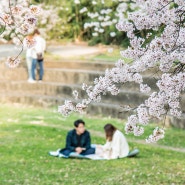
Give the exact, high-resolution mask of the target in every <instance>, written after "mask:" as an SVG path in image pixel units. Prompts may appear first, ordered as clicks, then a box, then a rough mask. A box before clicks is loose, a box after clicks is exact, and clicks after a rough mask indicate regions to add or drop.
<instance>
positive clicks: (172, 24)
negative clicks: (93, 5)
mask: <svg viewBox="0 0 185 185" xmlns="http://www.w3.org/2000/svg"><path fill="white" fill-rule="evenodd" d="M135 3H136V6H139V5H141V4H142V7H141V6H140V8H139V9H138V11H134V12H130V13H129V15H128V19H127V20H124V19H123V18H122V17H120V19H119V20H118V23H117V25H116V26H117V29H118V30H119V31H124V32H126V33H127V36H128V38H129V39H130V47H128V49H126V50H124V51H121V55H122V57H124V58H130V59H132V61H133V62H132V64H126V63H125V62H124V60H121V59H120V60H118V61H117V62H116V64H115V67H114V68H112V69H107V70H106V71H105V75H104V76H102V77H99V78H98V79H95V80H94V86H88V85H86V84H84V85H83V87H82V89H83V90H85V91H86V92H87V97H88V98H87V99H85V100H83V101H82V103H81V104H80V105H81V109H85V108H86V107H87V106H88V104H89V103H91V102H99V101H101V96H102V95H105V94H107V93H108V92H110V93H111V94H112V95H117V94H118V93H119V88H118V86H117V84H123V85H124V83H126V82H135V83H137V84H139V86H140V91H141V92H143V93H148V94H149V93H151V94H150V95H149V98H148V99H146V100H145V102H143V103H142V104H141V105H138V107H137V108H136V109H135V111H136V114H133V115H131V116H129V117H128V121H127V123H126V126H125V131H126V133H133V134H134V135H136V136H140V135H142V134H143V133H144V126H146V125H147V124H148V123H149V121H150V120H151V119H153V118H158V119H163V116H165V115H166V114H171V115H172V116H180V115H181V109H180V94H181V92H182V91H184V88H185V83H184V82H185V72H184V67H185V58H184V57H185V44H184V43H185V24H184V22H185V1H184V0H174V1H173V0H155V1H153V0H135ZM120 6H122V8H123V9H125V8H126V7H125V6H123V5H120ZM118 9H119V11H121V8H118ZM97 14H98V13H97ZM106 16H107V15H106ZM99 18H101V16H99ZM102 21H103V18H102ZM96 25H99V26H100V25H101V24H98V23H97V24H96ZM97 30H99V28H98V29H97ZM142 30H148V34H146V36H143V37H142V36H140V35H137V33H138V32H139V31H142ZM150 31H151V32H150ZM152 31H153V32H155V33H156V34H155V36H153V34H152ZM94 34H95V33H94ZM150 68H156V70H159V71H160V73H159V75H158V79H159V80H158V81H157V83H156V84H157V86H158V91H156V92H152V91H151V88H150V87H149V86H148V84H144V83H143V77H142V72H144V71H146V70H148V69H150ZM160 74H161V75H160ZM70 105H71V102H70ZM77 105H78V106H77ZM78 109H79V104H76V105H75V103H73V106H72V109H70V106H69V103H65V105H63V106H61V107H60V109H59V111H60V112H61V113H63V111H62V110H65V111H64V114H65V115H67V114H68V113H70V112H71V111H72V110H73V111H78ZM163 137H164V129H163V128H158V127H157V128H156V129H154V131H153V133H152V135H150V136H149V137H148V138H147V140H146V141H147V142H156V141H158V140H159V139H161V138H163Z"/></svg>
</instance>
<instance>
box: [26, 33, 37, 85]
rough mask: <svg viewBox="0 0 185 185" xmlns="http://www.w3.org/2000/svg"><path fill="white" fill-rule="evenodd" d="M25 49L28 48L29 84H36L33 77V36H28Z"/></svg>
mask: <svg viewBox="0 0 185 185" xmlns="http://www.w3.org/2000/svg"><path fill="white" fill-rule="evenodd" d="M23 45H24V48H26V64H27V69H28V82H29V83H34V82H35V81H34V80H33V76H32V49H33V45H34V39H33V34H30V35H27V36H26V37H25V39H24V40H23Z"/></svg>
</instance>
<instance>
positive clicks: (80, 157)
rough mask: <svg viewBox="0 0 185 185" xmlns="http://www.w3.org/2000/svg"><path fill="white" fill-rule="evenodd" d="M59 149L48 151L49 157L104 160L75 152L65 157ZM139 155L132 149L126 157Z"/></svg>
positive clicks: (92, 155) (94, 155) (137, 151)
mask: <svg viewBox="0 0 185 185" xmlns="http://www.w3.org/2000/svg"><path fill="white" fill-rule="evenodd" d="M59 151H60V149H58V150H57V151H50V152H49V155H51V156H54V157H62V158H79V159H91V160H106V159H105V158H102V157H100V156H98V155H96V154H90V155H81V154H78V153H76V152H71V153H70V154H69V156H65V155H63V154H61V153H60V152H59ZM138 154H139V150H138V149H134V150H132V151H130V152H129V154H128V156H127V157H135V156H136V155H138Z"/></svg>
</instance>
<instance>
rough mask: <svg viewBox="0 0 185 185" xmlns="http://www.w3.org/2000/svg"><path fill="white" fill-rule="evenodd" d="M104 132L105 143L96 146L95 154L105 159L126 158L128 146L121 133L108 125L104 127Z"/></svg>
mask: <svg viewBox="0 0 185 185" xmlns="http://www.w3.org/2000/svg"><path fill="white" fill-rule="evenodd" d="M104 131H105V136H106V143H105V145H97V146H96V154H97V155H99V156H101V157H103V158H105V159H117V158H123V157H127V156H128V154H129V146H128V143H127V141H126V138H125V136H124V135H123V133H122V132H121V131H119V130H118V129H117V128H116V127H115V126H114V125H112V124H110V123H108V124H106V125H105V126H104Z"/></svg>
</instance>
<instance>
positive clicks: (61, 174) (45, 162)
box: [0, 105, 185, 185]
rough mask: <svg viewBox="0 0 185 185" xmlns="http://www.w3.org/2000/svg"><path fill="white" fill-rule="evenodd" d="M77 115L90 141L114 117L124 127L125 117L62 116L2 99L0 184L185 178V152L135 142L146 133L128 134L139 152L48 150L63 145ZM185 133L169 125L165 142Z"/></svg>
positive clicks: (135, 184)
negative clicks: (86, 156)
mask: <svg viewBox="0 0 185 185" xmlns="http://www.w3.org/2000/svg"><path fill="white" fill-rule="evenodd" d="M78 118H82V119H84V120H85V122H86V128H87V129H88V130H89V131H90V132H91V136H92V143H101V144H103V143H104V142H105V139H104V133H103V126H104V124H105V123H113V124H114V125H116V126H117V127H118V128H119V129H120V130H122V131H123V125H124V121H123V120H118V119H111V118H99V117H90V116H87V115H84V116H81V115H78V114H74V115H72V116H70V117H68V118H64V117H62V116H61V115H59V114H58V113H57V111H56V107H54V108H50V109H43V108H33V107H24V106H22V105H1V106H0V145H1V147H0V164H1V165H0V184H2V185H4V184H5V185H15V184H19V185H23V184H24V185H37V184H39V185H51V184H52V185H61V184H62V185H75V184H76V185H79V184H82V185H97V184H99V185H128V184H131V185H140V184H146V185H156V184H163V185H169V184H179V185H180V184H185V180H184V174H185V161H184V155H185V154H184V153H183V152H174V151H171V150H168V149H163V148H158V147H153V146H152V145H149V144H145V143H143V144H138V143H137V142H135V141H137V140H138V139H139V140H140V139H141V138H142V137H141V138H135V137H133V136H131V135H129V136H126V137H127V138H128V140H129V146H130V148H136V147H137V148H138V149H139V150H140V154H139V156H138V157H135V158H124V159H119V160H109V161H92V160H81V159H62V158H55V157H51V156H49V155H48V152H49V151H50V150H56V149H58V148H61V147H64V145H65V137H66V133H67V131H68V130H69V129H72V128H73V121H74V120H75V119H78ZM153 126H155V125H154V124H151V125H150V126H149V128H147V129H146V134H148V133H150V130H152V128H153ZM183 133H184V131H183V130H180V129H173V128H168V129H167V130H166V137H165V142H164V141H163V142H162V145H167V146H173V147H182V148H183V147H185V146H184V136H183ZM130 139H132V142H131V140H130ZM143 141H144V139H143ZM177 143H178V144H177Z"/></svg>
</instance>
